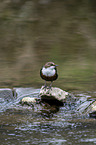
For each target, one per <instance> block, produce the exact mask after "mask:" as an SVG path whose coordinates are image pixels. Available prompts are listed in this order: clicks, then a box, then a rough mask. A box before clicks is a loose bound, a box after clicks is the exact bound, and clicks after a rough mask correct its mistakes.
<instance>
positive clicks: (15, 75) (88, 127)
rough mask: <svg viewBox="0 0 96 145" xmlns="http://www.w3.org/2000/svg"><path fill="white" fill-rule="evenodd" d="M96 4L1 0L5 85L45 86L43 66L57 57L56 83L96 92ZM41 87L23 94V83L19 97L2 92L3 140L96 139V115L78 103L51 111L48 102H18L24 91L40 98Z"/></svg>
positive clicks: (0, 81)
mask: <svg viewBox="0 0 96 145" xmlns="http://www.w3.org/2000/svg"><path fill="white" fill-rule="evenodd" d="M95 5H96V2H95V1H90V0H89V1H88V0H82V1H80V0H71V1H70V0H67V1H62V0H59V1H58V0H24V1H21V0H17V1H16V0H12V1H10V0H3V1H0V88H3V87H4V88H6V87H8V88H14V87H18V88H20V87H25V88H28V87H35V88H40V87H41V86H42V85H43V83H44V81H43V80H42V79H41V78H40V75H39V72H40V69H41V66H42V65H44V64H45V63H46V62H47V61H53V62H54V63H56V64H58V76H59V77H58V79H57V80H56V81H55V82H53V86H56V87H60V88H61V89H63V90H66V91H68V92H70V93H73V94H75V96H78V94H79V96H80V95H81V96H83V97H87V96H91V97H93V98H94V97H96V8H95ZM39 90H40V89H32V91H30V89H27V91H26V89H25V90H23V94H22V91H21V90H19V89H18V91H19V92H18V98H15V99H13V100H12V99H11V100H10V101H7V100H4V98H0V139H1V142H2V144H4V145H6V144H12V145H13V144H48V145H55V144H57V145H62V144H65V145H67V144H84V145H85V144H90V145H92V144H96V137H95V133H96V131H95V130H96V129H95V126H96V123H95V122H96V120H94V119H89V116H83V117H82V116H78V115H77V114H76V111H75V107H76V106H74V105H72V104H70V105H65V106H64V107H60V108H59V110H58V111H57V110H55V113H54V112H52V113H50V108H47V109H46V105H45V106H44V104H42V105H40V104H37V105H36V106H35V108H32V107H30V106H29V107H28V106H21V104H19V101H20V99H21V98H22V97H24V96H29V95H30V96H32V97H37V98H38V93H39ZM86 92H87V94H86ZM78 103H80V102H78ZM51 111H52V108H51ZM56 111H57V112H56Z"/></svg>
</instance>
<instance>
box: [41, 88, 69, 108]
mask: <svg viewBox="0 0 96 145" xmlns="http://www.w3.org/2000/svg"><path fill="white" fill-rule="evenodd" d="M67 95H68V92H65V91H63V90H61V89H60V88H56V87H52V88H51V89H49V88H44V86H42V88H41V90H40V97H41V99H42V100H43V101H45V102H47V103H49V104H55V105H58V106H59V105H60V106H62V105H63V103H64V102H65V100H66V97H67Z"/></svg>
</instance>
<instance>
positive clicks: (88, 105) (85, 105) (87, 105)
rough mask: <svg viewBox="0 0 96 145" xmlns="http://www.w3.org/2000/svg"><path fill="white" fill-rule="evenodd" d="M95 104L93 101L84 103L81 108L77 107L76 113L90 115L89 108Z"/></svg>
mask: <svg viewBox="0 0 96 145" xmlns="http://www.w3.org/2000/svg"><path fill="white" fill-rule="evenodd" d="M92 103H93V101H85V102H84V103H82V104H81V105H80V106H79V107H77V109H76V111H78V113H80V114H82V113H85V114H86V113H88V108H89V107H90V106H91V104H92Z"/></svg>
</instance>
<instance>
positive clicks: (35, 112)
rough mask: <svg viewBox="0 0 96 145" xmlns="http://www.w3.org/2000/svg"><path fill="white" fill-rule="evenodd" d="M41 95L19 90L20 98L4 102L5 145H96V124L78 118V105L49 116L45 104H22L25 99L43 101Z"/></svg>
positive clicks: (0, 134) (0, 108)
mask: <svg viewBox="0 0 96 145" xmlns="http://www.w3.org/2000/svg"><path fill="white" fill-rule="evenodd" d="M39 91H40V89H34V88H16V92H17V97H15V98H14V99H12V98H11V99H10V98H9V100H8V99H7V100H4V98H3V99H2V98H1V99H0V116H1V117H0V118H1V119H0V142H1V143H2V145H17V144H20V145H25V144H26V145H30V144H32V145H37V144H38V145H71V144H72V145H73V144H74V145H77V144H78V145H81V144H82V145H85V144H88V145H93V144H96V120H95V119H92V118H89V116H88V115H86V116H82V115H78V112H76V107H77V106H78V104H71V102H70V104H69V103H68V104H67V103H65V104H64V106H61V107H60V108H59V110H58V111H56V112H55V113H52V112H46V109H44V108H42V106H44V104H43V105H40V104H36V105H35V107H32V106H28V105H24V106H22V105H21V104H20V100H21V99H22V98H23V97H25V96H30V97H35V98H38V99H40V98H39ZM71 93H73V94H74V92H71ZM75 94H76V92H75ZM82 95H85V94H80V93H79V96H82ZM86 95H88V94H86ZM89 95H90V94H89Z"/></svg>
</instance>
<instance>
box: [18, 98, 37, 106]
mask: <svg viewBox="0 0 96 145" xmlns="http://www.w3.org/2000/svg"><path fill="white" fill-rule="evenodd" d="M36 100H37V99H36V98H32V97H24V98H23V99H22V100H21V104H22V105H24V104H27V105H33V104H34V103H36Z"/></svg>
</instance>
